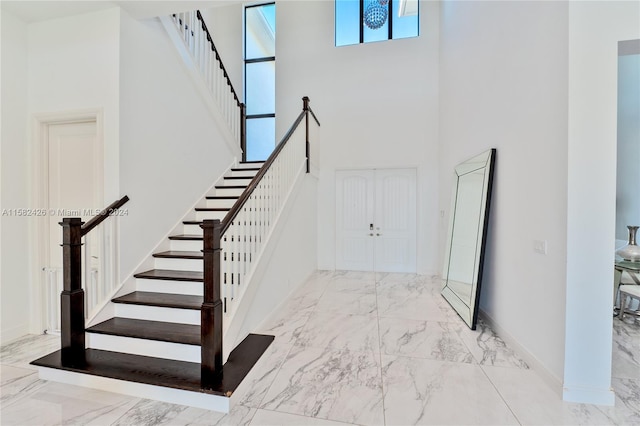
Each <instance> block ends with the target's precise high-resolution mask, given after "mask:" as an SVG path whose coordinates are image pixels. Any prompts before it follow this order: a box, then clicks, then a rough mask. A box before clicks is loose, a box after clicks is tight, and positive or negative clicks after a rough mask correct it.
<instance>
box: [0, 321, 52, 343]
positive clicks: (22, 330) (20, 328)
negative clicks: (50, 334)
mask: <svg viewBox="0 0 640 426" xmlns="http://www.w3.org/2000/svg"><path fill="white" fill-rule="evenodd" d="M40 332H42V330H40ZM27 334H30V333H29V324H28V323H24V324H20V325H16V326H13V327H7V328H3V329H2V330H1V331H0V344H2V345H6V344H7V343H11V342H12V341H14V340H16V339H19V338H20V337H22V336H26V335H27Z"/></svg>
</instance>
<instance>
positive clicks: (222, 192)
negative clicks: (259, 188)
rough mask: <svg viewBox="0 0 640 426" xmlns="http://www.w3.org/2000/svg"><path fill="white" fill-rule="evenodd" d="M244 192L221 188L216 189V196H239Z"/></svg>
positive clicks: (236, 189) (241, 189)
mask: <svg viewBox="0 0 640 426" xmlns="http://www.w3.org/2000/svg"><path fill="white" fill-rule="evenodd" d="M243 191H244V188H223V187H218V188H216V195H219V196H223V197H224V196H240V194H242V192H243Z"/></svg>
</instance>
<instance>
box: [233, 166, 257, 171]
mask: <svg viewBox="0 0 640 426" xmlns="http://www.w3.org/2000/svg"><path fill="white" fill-rule="evenodd" d="M260 169H261V167H244V168H242V167H240V168H237V169H236V168H232V169H231V171H232V172H257V171H258V170H260Z"/></svg>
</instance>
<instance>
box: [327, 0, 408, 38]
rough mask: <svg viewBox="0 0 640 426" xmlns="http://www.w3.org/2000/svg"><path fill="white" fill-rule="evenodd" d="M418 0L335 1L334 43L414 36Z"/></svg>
mask: <svg viewBox="0 0 640 426" xmlns="http://www.w3.org/2000/svg"><path fill="white" fill-rule="evenodd" d="M418 3H419V1H418V0H336V15H335V18H336V21H335V25H336V46H346V45H349V44H358V43H369V42H371V41H382V40H391V39H394V38H407V37H417V36H418V21H419V20H418V16H419V4H418Z"/></svg>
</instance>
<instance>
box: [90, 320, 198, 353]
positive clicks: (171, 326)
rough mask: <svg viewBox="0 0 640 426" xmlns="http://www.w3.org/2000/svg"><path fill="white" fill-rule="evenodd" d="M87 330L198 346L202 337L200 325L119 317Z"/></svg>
mask: <svg viewBox="0 0 640 426" xmlns="http://www.w3.org/2000/svg"><path fill="white" fill-rule="evenodd" d="M87 332H89V333H96V334H109V335H112V336H122V337H135V338H138V339H147V340H159V341H162V342H171V343H182V344H185V345H197V346H199V345H200V338H201V337H200V326H199V325H191V324H178V323H172V322H161V321H146V320H139V319H130V318H119V317H116V318H111V319H110V320H107V321H104V322H101V323H100V324H96V325H94V326H93V327H89V328H87Z"/></svg>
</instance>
